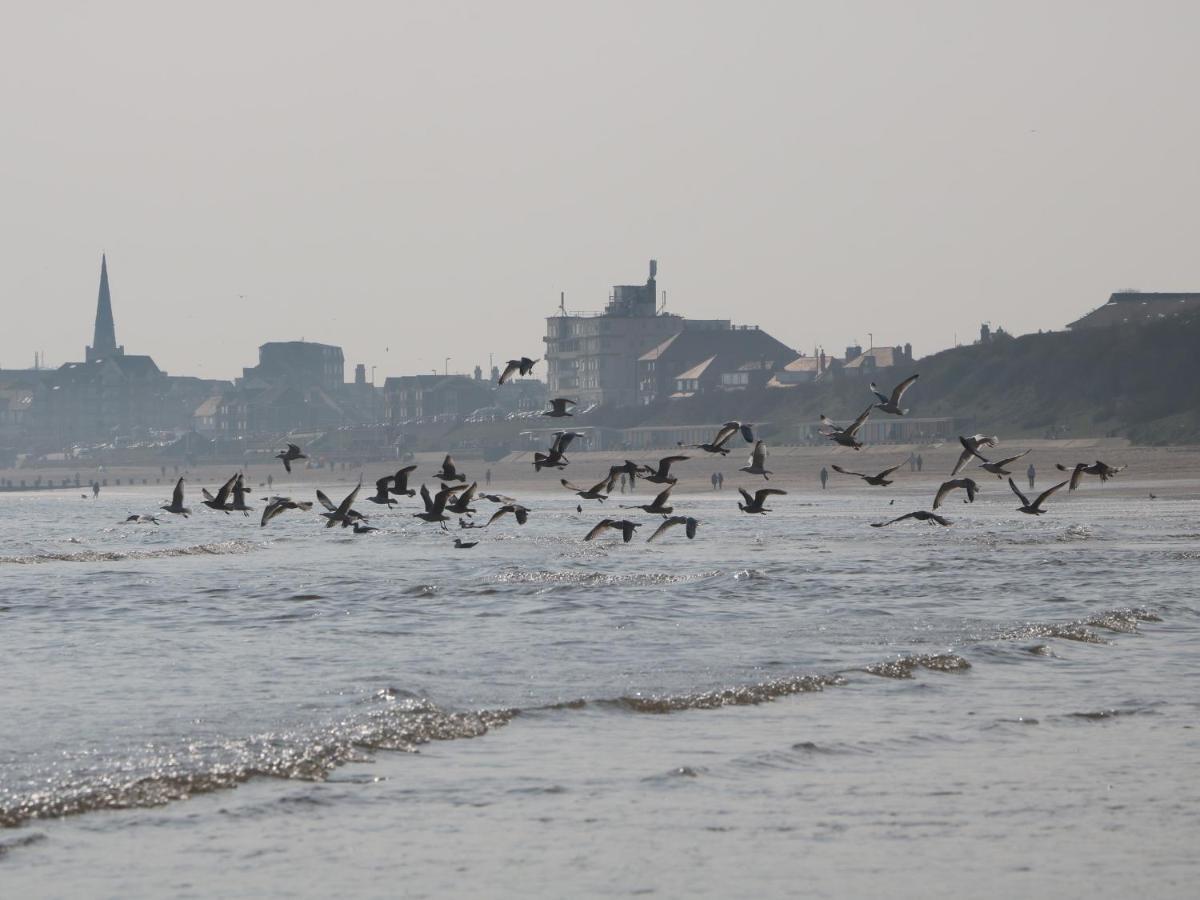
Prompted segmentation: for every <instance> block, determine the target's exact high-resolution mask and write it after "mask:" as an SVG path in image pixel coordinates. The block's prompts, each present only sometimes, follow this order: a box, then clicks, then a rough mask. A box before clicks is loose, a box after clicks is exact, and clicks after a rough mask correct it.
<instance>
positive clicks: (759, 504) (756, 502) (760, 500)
mask: <svg viewBox="0 0 1200 900" xmlns="http://www.w3.org/2000/svg"><path fill="white" fill-rule="evenodd" d="M738 493H739V494H741V495H742V499H744V500H745V501H746V502H745V503H739V504H738V509H740V510H741V511H742V512H744V513H758V514H760V515H761V514H765V513H769V512H770V511H771V509H770V507H767V506H764V505H763V504H764V503H766V501H767V498H768V497H771V496H774V495H776V494H778V495H780V496H782V495H784V494H786V493H787V491H783V490H780V489H779V488H759V489H758V490H757V491H755V492H754V496H753V497H751V496H750V494H749V492H748V491H747V490H746V489H745V488H738Z"/></svg>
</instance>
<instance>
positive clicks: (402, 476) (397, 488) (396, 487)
mask: <svg viewBox="0 0 1200 900" xmlns="http://www.w3.org/2000/svg"><path fill="white" fill-rule="evenodd" d="M416 468H417V467H416V466H415V465H414V466H405V467H404V468H403V469H400V470H399V471H397V472H396V474H395V475H393V476H392V481H394V482H395V484H393V485H392V487H391V490H390V491H389V493H392V494H404V495H405V496H406V497H415V496H416V495H417V492H416V491H414V490H413V489H412V488H410V487H409V486H408V474H409V473H410V472H412V471H413V470H415V469H416ZM376 485H378V482H376Z"/></svg>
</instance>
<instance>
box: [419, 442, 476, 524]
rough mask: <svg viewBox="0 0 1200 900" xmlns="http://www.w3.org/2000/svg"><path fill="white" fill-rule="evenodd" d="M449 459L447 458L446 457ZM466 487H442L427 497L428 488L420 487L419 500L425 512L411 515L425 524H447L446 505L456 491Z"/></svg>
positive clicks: (448, 518)
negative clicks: (422, 503)
mask: <svg viewBox="0 0 1200 900" xmlns="http://www.w3.org/2000/svg"><path fill="white" fill-rule="evenodd" d="M446 458H447V459H449V457H446ZM465 489H466V485H459V486H456V487H443V488H442V489H441V490H440V491H438V492H437V493H436V494H435V495H434V496H432V497H431V496H429V488H427V487H425V485H421V500H422V502H424V504H425V511H424V512H419V513H413V518H414V519H421V520H422V521H425V522H448V521H449V520H450V517H449V516H448V515H446V503H447V501H448V500H449V499H450V498H451V497H452V496H453V495H454V493H455V492H456V491H461V490H465Z"/></svg>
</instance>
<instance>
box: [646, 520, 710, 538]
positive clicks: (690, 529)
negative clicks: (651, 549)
mask: <svg viewBox="0 0 1200 900" xmlns="http://www.w3.org/2000/svg"><path fill="white" fill-rule="evenodd" d="M676 525H686V526H687V536H688V540H691V539H692V538H694V537H695V536H696V528H697V527H698V526H699V525H700V523H699V522H697V521H696V520H695V519H693V518H692V517H691V516H671V517H670V518H669V519H664V520H663V523H662V524H661V525H659V526H658V528H657V529H656V530H655V532H654V534H652V535H650V537H649V538H648V539H647V540H646V543H647V544H649V543H650V542H652V541H653V540H654V539H655V538H657V537H658V536H660V535H661V534H662V533H663V532H665V531H666V530H667V529H669V528H674V527H675V526H676Z"/></svg>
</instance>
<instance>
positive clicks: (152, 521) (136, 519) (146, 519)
mask: <svg viewBox="0 0 1200 900" xmlns="http://www.w3.org/2000/svg"><path fill="white" fill-rule="evenodd" d="M125 521H126V522H133V523H135V524H137V525H161V524H162V523H161V522H159V521H158V516H140V515H138V514H137V513H134V514H133V515H131V516H129V517H128V518H127V519H126V520H125Z"/></svg>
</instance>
